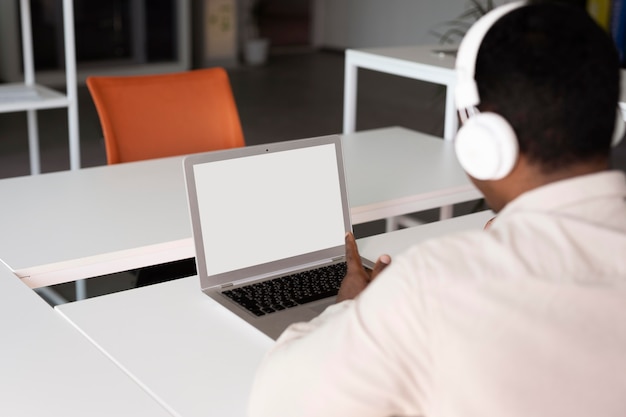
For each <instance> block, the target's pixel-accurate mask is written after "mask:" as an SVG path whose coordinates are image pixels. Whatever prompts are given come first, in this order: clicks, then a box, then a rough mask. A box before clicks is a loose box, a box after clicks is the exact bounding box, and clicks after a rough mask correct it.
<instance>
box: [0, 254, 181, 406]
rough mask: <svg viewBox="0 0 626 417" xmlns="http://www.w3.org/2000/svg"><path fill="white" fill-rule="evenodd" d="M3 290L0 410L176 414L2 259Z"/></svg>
mask: <svg viewBox="0 0 626 417" xmlns="http://www.w3.org/2000/svg"><path fill="white" fill-rule="evenodd" d="M0 294H2V302H1V303H0V316H1V317H2V319H0V334H2V342H1V343H0V415H2V416H15V417H18V416H75V417H84V416H103V417H110V416H129V417H131V416H133V417H137V416H146V417H148V416H149V417H160V416H163V417H165V416H171V415H172V414H170V413H169V412H168V411H167V410H166V409H165V408H164V407H163V406H162V405H161V404H160V403H159V402H158V401H157V400H156V399H155V398H153V397H151V396H150V395H149V394H148V393H147V392H146V391H145V390H144V389H143V388H142V387H141V386H140V385H138V384H137V383H136V382H135V381H134V380H133V379H132V378H131V377H130V376H129V375H127V374H126V373H125V372H123V371H122V370H121V369H120V368H119V367H117V365H116V364H115V363H114V362H113V361H111V360H110V359H109V358H107V357H106V356H105V355H103V354H102V352H100V351H99V350H98V349H97V348H96V347H95V346H94V345H93V344H92V343H90V342H89V341H88V340H87V339H86V338H85V337H84V336H83V335H81V334H80V333H79V331H78V330H76V329H75V328H73V327H72V325H71V324H70V323H68V322H67V321H66V320H64V319H63V318H62V317H61V316H59V314H58V313H57V312H55V311H54V310H53V309H52V307H50V306H49V305H48V304H46V303H45V302H44V301H43V300H42V299H41V298H40V297H39V296H38V295H37V294H35V293H34V292H33V291H32V290H30V289H29V288H28V287H27V286H26V285H24V284H23V283H22V282H20V281H19V280H17V279H15V276H14V275H13V274H12V273H11V272H10V271H9V270H7V269H6V268H5V267H4V266H2V265H0Z"/></svg>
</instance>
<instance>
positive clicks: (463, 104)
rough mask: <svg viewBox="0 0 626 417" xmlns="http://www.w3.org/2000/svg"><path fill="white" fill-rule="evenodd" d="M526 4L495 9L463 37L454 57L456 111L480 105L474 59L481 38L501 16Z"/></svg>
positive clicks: (515, 3)
mask: <svg viewBox="0 0 626 417" xmlns="http://www.w3.org/2000/svg"><path fill="white" fill-rule="evenodd" d="M526 4H527V2H526V1H516V2H513V3H508V4H505V5H503V6H499V7H496V8H495V9H493V10H491V11H490V12H489V13H487V14H485V15H484V16H483V17H481V18H480V19H478V21H476V23H474V24H473V25H472V27H470V29H469V30H468V31H467V33H466V34H465V36H464V37H463V40H462V41H461V44H460V45H459V50H458V52H457V56H456V74H457V84H456V90H455V99H456V108H457V110H463V109H469V108H472V107H475V106H477V105H478V104H479V103H480V96H479V94H478V87H477V86H476V81H475V80H474V72H475V70H476V57H477V56H478V50H479V49H480V45H481V43H482V41H483V38H484V37H485V35H486V34H487V32H488V31H489V29H491V27H492V26H493V25H494V24H495V23H496V22H497V21H498V20H500V18H501V17H502V16H504V15H506V14H508V13H509V12H511V11H513V10H515V9H517V8H520V7H522V6H525V5H526Z"/></svg>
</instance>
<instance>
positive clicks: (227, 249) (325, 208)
mask: <svg viewBox="0 0 626 417" xmlns="http://www.w3.org/2000/svg"><path fill="white" fill-rule="evenodd" d="M194 174H195V181H196V189H197V195H198V207H199V212H200V225H201V228H202V240H203V243H204V250H205V258H206V265H207V273H208V275H215V274H220V273H223V272H228V271H233V270H237V269H241V268H246V267H251V266H255V265H259V264H263V263H266V262H271V261H275V260H280V259H285V258H288V257H292V256H297V255H301V254H305V253H309V252H313V251H317V250H321V249H326V248H329V247H335V246H338V245H342V244H343V241H344V234H345V226H344V222H343V211H342V205H341V191H340V187H339V177H338V168H337V157H336V153H335V147H334V145H332V144H329V145H322V146H315V147H310V148H304V149H296V150H287V151H282V152H274V153H267V154H262V155H255V156H250V157H243V158H236V159H230V160H225V161H217V162H211V163H207V164H201V165H197V166H195V167H194Z"/></svg>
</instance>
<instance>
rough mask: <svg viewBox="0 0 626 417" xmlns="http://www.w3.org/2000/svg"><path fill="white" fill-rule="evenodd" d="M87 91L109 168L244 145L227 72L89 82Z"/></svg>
mask: <svg viewBox="0 0 626 417" xmlns="http://www.w3.org/2000/svg"><path fill="white" fill-rule="evenodd" d="M87 86H88V88H89V91H90V93H91V97H92V98H93V101H94V103H95V105H96V110H97V111H98V116H99V118H100V124H101V126H102V131H103V133H104V142H105V146H106V154H107V162H108V163H109V164H117V163H120V162H131V161H138V160H144V159H153V158H161V157H167V156H175V155H184V154H190V153H197V152H207V151H213V150H220V149H227V148H234V147H240V146H244V145H245V142H244V138H243V132H242V129H241V123H240V120H239V114H238V112H237V106H236V104H235V99H234V97H233V93H232V90H231V87H230V81H229V79H228V74H227V73H226V71H224V69H223V68H209V69H200V70H193V71H186V72H180V73H173V74H159V75H141V76H118V77H88V78H87Z"/></svg>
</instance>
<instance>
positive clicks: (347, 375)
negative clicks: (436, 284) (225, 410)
mask: <svg viewBox="0 0 626 417" xmlns="http://www.w3.org/2000/svg"><path fill="white" fill-rule="evenodd" d="M410 270H411V267H410V262H408V261H407V262H401V261H399V259H398V260H394V263H393V264H392V265H391V266H389V267H388V268H387V269H386V270H385V271H384V272H383V273H382V274H381V275H380V276H379V277H378V278H377V279H376V280H375V281H374V282H373V283H372V284H371V285H370V286H369V287H368V288H367V289H366V290H365V291H364V292H363V293H362V294H361V295H360V296H359V297H358V298H357V299H356V300H353V301H344V302H342V303H339V304H336V305H334V306H331V307H329V308H328V309H326V311H324V312H323V313H322V314H321V315H320V316H318V317H317V318H315V319H313V320H312V321H310V322H306V323H296V324H294V325H292V326H290V327H289V328H288V329H287V330H285V332H284V333H283V334H282V335H281V337H280V338H279V339H278V340H277V342H276V345H275V346H274V348H273V349H272V350H271V351H270V352H269V353H268V356H267V357H266V359H265V360H264V362H263V363H262V365H261V367H260V368H259V371H258V373H257V377H256V379H255V382H254V385H253V390H252V395H251V398H250V403H249V415H250V416H251V417H265V416H272V417H280V416H290V417H291V416H303V417H306V416H316V417H317V416H325V417H334V416H337V417H339V416H341V417H345V416H348V415H355V416H356V415H358V416H361V417H368V416H391V415H394V416H418V415H423V413H424V408H425V407H426V406H427V404H426V399H427V397H428V396H427V392H428V389H429V388H428V387H429V385H430V382H429V381H430V377H429V371H428V369H429V354H428V346H427V343H426V340H427V337H426V336H427V332H428V329H427V326H426V325H425V323H426V317H425V308H424V297H423V295H422V294H421V292H420V291H419V283H418V281H417V280H416V279H415V277H413V276H412V274H411V273H410Z"/></svg>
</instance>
